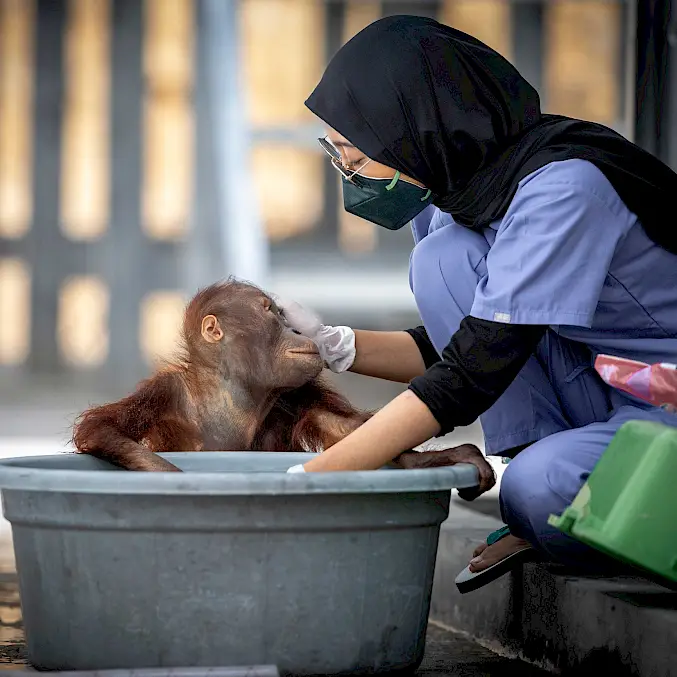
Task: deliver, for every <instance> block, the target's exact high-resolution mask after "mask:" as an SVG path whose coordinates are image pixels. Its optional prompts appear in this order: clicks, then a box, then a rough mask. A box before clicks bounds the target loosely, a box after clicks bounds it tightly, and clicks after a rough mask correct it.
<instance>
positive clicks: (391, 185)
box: [386, 170, 402, 190]
mask: <svg viewBox="0 0 677 677" xmlns="http://www.w3.org/2000/svg"><path fill="white" fill-rule="evenodd" d="M400 176H402V174H401V173H400V172H399V170H398V171H396V172H395V176H393V180H392V181H391V182H390V183H389V184H388V185H387V186H386V190H392V189H393V188H394V187H395V185H396V184H397V182H398V181H399V180H400Z"/></svg>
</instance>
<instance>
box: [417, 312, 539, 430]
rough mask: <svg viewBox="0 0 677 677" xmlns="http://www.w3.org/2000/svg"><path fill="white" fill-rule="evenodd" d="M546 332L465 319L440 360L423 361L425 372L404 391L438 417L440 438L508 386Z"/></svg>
mask: <svg viewBox="0 0 677 677" xmlns="http://www.w3.org/2000/svg"><path fill="white" fill-rule="evenodd" d="M545 331H546V327H545V326H540V325H512V324H502V323H500V322H489V321H488V320H480V319H478V318H475V317H466V318H464V319H463V321H462V322H461V326H460V327H459V329H458V331H457V332H456V333H455V334H454V335H453V336H452V337H451V341H450V342H449V345H448V346H447V347H446V348H445V349H444V350H443V351H442V359H441V360H439V359H438V360H437V361H436V362H435V363H434V364H431V365H430V366H428V363H427V362H426V366H428V368H427V370H426V372H425V374H423V375H422V376H417V377H416V378H415V379H413V380H412V381H411V383H410V384H409V389H410V390H412V391H413V392H414V393H415V394H416V395H417V396H418V398H419V399H421V400H422V401H423V402H424V403H425V404H426V406H427V407H428V408H429V409H430V411H431V413H432V415H433V416H434V417H435V419H437V422H438V423H439V424H440V426H441V428H442V430H441V432H440V435H444V434H446V433H448V432H451V431H452V430H453V429H454V428H455V427H456V426H464V425H470V424H471V423H472V422H473V421H475V420H477V418H478V417H479V416H480V414H483V413H484V412H485V411H486V410H487V409H489V407H491V405H492V404H494V402H496V400H498V398H499V397H500V396H501V395H502V394H503V393H504V392H505V390H506V389H507V388H508V386H509V385H510V384H511V383H512V382H513V380H514V379H515V377H516V376H517V374H518V373H519V372H520V370H521V369H522V367H523V366H524V365H525V364H526V362H527V360H528V359H529V357H530V356H531V355H532V354H533V352H534V350H535V349H536V346H537V345H538V343H539V341H540V340H541V338H542V337H543V335H544V334H545ZM419 338H420V337H419ZM426 338H427V334H426ZM414 340H416V337H414ZM428 341H429V339H428ZM416 343H417V345H419V348H420V344H419V342H418V341H416ZM421 355H423V351H421ZM425 359H426V358H425V356H424V360H425Z"/></svg>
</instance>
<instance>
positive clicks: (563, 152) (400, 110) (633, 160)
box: [306, 16, 677, 254]
mask: <svg viewBox="0 0 677 677" xmlns="http://www.w3.org/2000/svg"><path fill="white" fill-rule="evenodd" d="M306 106H308V108H309V109H310V110H311V111H312V112H313V113H315V115H317V116H318V117H319V118H321V119H322V120H324V122H326V123H327V124H328V125H329V126H331V127H332V128H334V129H335V130H336V131H337V132H339V133H340V134H342V135H343V136H345V137H346V138H347V139H348V140H349V141H350V142H351V143H353V144H354V145H355V146H357V147H358V148H359V149H360V150H361V151H362V152H363V153H365V154H366V155H367V156H368V157H370V158H372V159H373V160H375V161H377V162H381V163H383V164H385V165H388V166H390V167H393V168H395V169H399V170H400V171H401V172H402V173H404V174H406V175H408V176H411V177H413V178H414V179H416V180H418V181H420V182H421V183H423V184H424V185H425V186H426V188H430V189H431V190H432V191H433V193H435V195H436V196H438V197H437V198H436V200H435V204H436V205H437V206H438V207H439V208H440V209H442V210H443V211H445V212H449V213H450V214H451V215H452V216H453V218H454V220H455V221H456V222H457V223H460V224H462V225H464V226H468V227H471V228H481V227H484V226H486V225H488V224H489V223H491V222H492V221H493V220H495V219H497V218H500V217H501V216H502V215H503V214H504V213H505V212H506V210H507V208H508V206H509V205H510V202H511V200H512V198H513V196H514V194H515V191H516V190H517V184H518V182H519V181H520V180H521V179H523V178H524V177H525V176H527V175H528V174H530V173H531V172H533V171H535V170H536V169H538V168H539V167H543V166H544V165H547V164H548V163H550V162H555V161H558V160H566V159H571V158H579V159H582V160H588V161H590V162H592V163H593V164H594V165H595V166H597V167H598V168H599V169H600V171H602V172H603V173H604V175H605V176H606V177H607V179H608V180H609V182H610V183H611V184H612V185H613V187H614V188H615V190H616V192H617V193H618V194H619V196H620V198H621V199H622V200H623V202H624V203H625V205H626V206H627V207H628V209H629V210H630V211H632V212H633V213H635V214H636V215H637V216H638V218H639V219H640V221H641V222H642V225H643V226H644V228H645V230H646V232H647V234H648V235H649V237H650V238H651V239H652V240H653V241H654V242H655V243H656V244H659V245H660V246H662V247H664V248H665V249H667V250H668V251H671V252H673V253H675V254H677V225H676V224H674V223H672V222H671V221H670V220H669V218H670V217H669V216H668V215H669V214H671V213H674V212H673V209H672V207H673V205H674V202H675V200H676V199H677V174H675V172H673V171H672V170H671V169H670V168H669V167H668V166H667V165H665V164H664V163H663V162H661V161H660V160H658V159H657V158H656V157H654V156H653V155H651V154H650V153H648V152H646V151H644V150H642V149H641V148H639V147H638V146H636V145H634V144H633V143H631V142H630V141H628V140H627V139H625V138H624V137H623V136H621V135H620V134H617V133H616V132H614V131H613V130H611V129H609V128H607V127H604V126H603V125H599V124H595V123H592V122H584V121H581V120H575V119H572V118H567V117H562V116H557V115H545V114H542V113H541V110H540V100H539V97H538V93H537V92H536V90H535V89H534V88H533V87H532V86H531V85H530V84H529V83H528V82H527V81H526V80H525V79H524V78H523V77H522V76H521V75H520V74H519V73H518V71H517V70H516V69H515V68H514V67H513V66H512V65H511V64H510V63H508V61H506V60H505V59H504V58H503V57H502V56H500V54H498V53H497V52H495V51H494V50H492V49H491V48H489V47H487V46H486V45H485V44H483V43H482V42H480V41H479V40H477V39H475V38H473V37H471V36H469V35H466V34H465V33H462V32H460V31H457V30H455V29H453V28H450V27H448V26H444V25H442V24H440V23H438V22H437V21H434V20H433V19H428V18H424V17H416V16H392V17H387V18H384V19H380V20H379V21H376V22H374V23H372V24H371V25H369V26H367V27H366V28H365V29H364V30H362V31H360V32H359V33H358V34H357V35H356V36H355V37H353V38H352V39H351V40H350V41H349V42H347V43H346V44H345V45H344V46H343V47H342V48H341V49H340V50H339V51H338V53H337V54H336V55H335V56H334V58H333V59H332V60H331V62H330V63H329V65H328V67H327V69H326V71H325V73H324V75H323V77H322V80H321V81H320V83H319V84H318V86H317V87H316V88H315V90H314V91H313V93H312V94H311V95H310V97H308V99H307V101H306Z"/></svg>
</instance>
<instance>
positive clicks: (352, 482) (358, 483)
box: [0, 451, 478, 496]
mask: <svg viewBox="0 0 677 677" xmlns="http://www.w3.org/2000/svg"><path fill="white" fill-rule="evenodd" d="M204 453H208V454H209V455H210V457H211V458H213V455H214V454H218V455H221V456H223V457H229V458H234V459H237V458H238V457H240V458H243V457H244V456H246V457H248V458H249V457H251V456H253V455H256V456H261V455H267V456H270V457H272V456H274V457H276V458H278V459H279V458H280V457H281V456H284V457H286V458H287V460H288V462H289V466H292V465H295V464H296V463H302V462H304V461H305V460H308V458H309V454H307V453H303V452H299V453H297V452H261V451H253V452H246V451H227V452H218V451H215V452H204ZM159 455H160V456H162V457H164V458H166V459H167V460H170V461H171V460H172V459H174V460H180V457H181V456H188V455H190V456H191V457H194V456H195V455H196V452H167V453H162V454H159ZM57 457H64V458H69V462H72V459H73V458H74V457H76V458H78V457H79V458H88V459H89V458H90V457H87V456H84V455H80V454H75V453H72V452H62V453H57V454H43V455H40V456H37V455H36V456H19V457H12V458H5V459H0V490H2V491H35V492H43V493H69V494H100V495H119V496H125V495H160V496H167V495H175V496H299V495H317V494H363V493H375V494H392V493H416V492H430V491H449V490H451V489H465V488H470V487H473V486H477V484H478V472H477V468H476V467H475V466H474V465H472V464H470V463H459V464H457V465H453V466H445V467H441V468H429V469H419V470H399V469H397V470H390V471H387V470H377V471H372V470H368V471H347V472H328V473H307V474H306V473H291V474H288V473H286V472H285V471H262V472H253V473H252V472H250V473H247V472H194V471H189V472H185V473H175V472H153V473H150V472H149V473H144V472H137V473H135V472H125V471H110V470H75V469H63V470H62V469H54V468H39V467H36V466H37V465H39V462H40V459H42V460H43V461H44V460H45V459H50V461H51V462H52V463H53V462H54V459H55V458H57ZM83 462H84V461H83ZM64 463H65V462H64ZM25 464H28V466H29V467H26V466H25ZM123 478H124V479H123Z"/></svg>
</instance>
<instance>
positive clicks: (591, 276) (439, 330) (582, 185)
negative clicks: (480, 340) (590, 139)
mask: <svg viewBox="0 0 677 677" xmlns="http://www.w3.org/2000/svg"><path fill="white" fill-rule="evenodd" d="M676 199H677V196H676ZM666 218H673V216H669V215H666ZM448 228H459V226H458V225H457V224H456V223H455V222H454V220H453V219H452V218H451V216H450V215H449V214H446V213H444V212H441V211H440V210H439V209H437V208H436V207H433V206H430V207H427V208H426V209H425V211H423V212H422V213H421V214H419V216H417V217H416V218H415V219H414V221H413V222H412V230H413V234H414V240H415V242H416V243H417V244H418V243H419V242H421V241H422V240H423V239H424V238H425V237H428V236H429V235H430V234H432V233H434V232H436V231H439V230H441V229H448ZM482 234H483V236H484V238H485V239H486V242H487V247H486V248H478V249H476V250H473V251H469V252H468V255H469V256H472V257H475V259H476V260H473V261H472V262H471V264H472V266H473V268H474V270H475V271H476V272H477V273H478V275H479V283H478V284H477V288H476V290H475V295H474V302H473V305H472V310H471V312H470V315H472V316H474V317H477V318H480V319H485V320H492V321H495V322H504V323H511V324H540V325H550V326H551V327H552V328H553V329H554V330H555V331H557V332H558V333H559V334H561V335H562V336H564V337H567V338H570V339H573V340H575V341H580V342H582V343H585V344H587V345H588V346H589V347H590V349H591V350H592V352H593V355H594V354H597V353H600V352H602V353H607V354H611V355H618V356H621V357H628V358H630V359H634V360H641V361H643V362H648V363H654V362H677V256H675V255H674V254H671V253H669V252H667V251H666V250H664V249H662V248H661V247H659V246H658V245H656V244H654V243H653V242H652V241H651V240H650V239H649V238H648V237H647V235H646V233H645V232H644V229H643V228H642V225H641V223H640V222H639V220H638V219H637V216H635V214H633V213H632V212H630V211H629V210H628V209H627V207H626V206H625V204H624V203H623V202H622V201H621V199H620V197H619V196H618V194H617V193H616V191H615V190H614V188H613V186H612V185H611V184H610V183H609V181H608V180H607V179H606V177H605V176H604V174H603V173H602V172H601V171H600V170H599V169H597V168H596V167H595V166H594V165H593V164H592V163H589V162H587V161H585V160H565V161H562V162H553V163H550V164H549V165H546V166H545V167H542V168H540V169H538V170H537V171H535V172H533V173H532V174H530V175H529V176H527V177H525V178H524V179H523V180H522V181H521V182H520V184H519V187H518V190H517V192H516V194H515V196H514V198H513V200H512V203H511V204H510V207H509V209H508V211H507V212H506V214H505V215H504V216H503V218H501V219H499V220H497V221H495V222H493V223H492V224H491V225H490V226H489V227H487V228H485V229H484V230H483V231H482ZM440 242H447V243H449V242H453V239H444V238H442V239H440ZM446 246H449V245H446ZM447 274H448V276H449V277H450V278H453V276H454V272H453V271H445V277H446V276H447ZM442 305H443V304H442ZM426 329H427V331H428V334H429V335H430V338H431V340H432V342H433V344H434V345H435V347H436V348H437V350H438V351H440V352H441V350H442V348H443V347H444V346H446V344H447V342H448V340H449V336H448V327H446V325H445V323H444V321H443V320H440V321H439V322H436V321H435V320H434V318H430V319H429V321H428V322H427V324H426Z"/></svg>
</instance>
